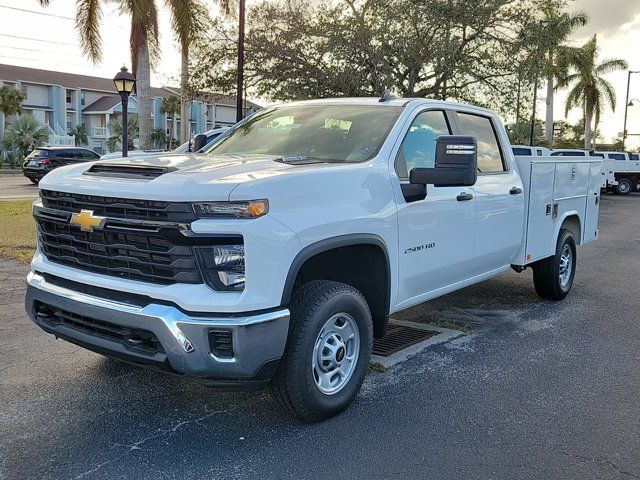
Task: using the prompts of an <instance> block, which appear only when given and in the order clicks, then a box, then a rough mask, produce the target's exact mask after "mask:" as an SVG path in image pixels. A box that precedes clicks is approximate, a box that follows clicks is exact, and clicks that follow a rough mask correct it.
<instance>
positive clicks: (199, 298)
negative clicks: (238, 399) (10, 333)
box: [26, 96, 601, 421]
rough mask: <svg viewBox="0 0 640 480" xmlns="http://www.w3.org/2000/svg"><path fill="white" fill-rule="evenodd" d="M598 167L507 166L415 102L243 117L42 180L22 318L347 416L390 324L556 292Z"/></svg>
mask: <svg viewBox="0 0 640 480" xmlns="http://www.w3.org/2000/svg"><path fill="white" fill-rule="evenodd" d="M600 168H601V160H600V159H595V158H589V157H580V158H578V157H575V158H570V157H558V158H556V157H544V156H518V157H517V159H516V157H514V155H513V153H512V151H511V148H510V145H509V141H508V139H507V134H506V132H505V129H504V126H503V124H502V122H501V121H500V119H499V118H498V117H497V116H496V115H495V114H494V113H492V112H491V111H488V110H485V109H481V108H477V107H473V106H468V105H460V104H456V103H447V102H438V101H430V100H425V99H393V98H389V97H386V96H385V97H383V98H382V99H340V100H321V101H305V102H299V103H293V104H289V105H282V106H275V107H270V108H266V109H264V110H262V111H260V112H257V113H256V114H254V115H253V116H251V117H250V118H248V119H246V120H244V121H243V122H242V123H240V124H238V125H237V126H235V127H234V128H233V129H231V130H230V131H229V132H228V133H227V134H226V135H225V137H224V138H223V139H222V140H221V141H219V142H217V143H216V144H215V145H214V146H213V147H212V149H211V150H210V151H209V152H208V153H206V154H205V155H199V156H194V155H168V156H158V157H153V158H143V159H135V158H131V159H128V160H125V159H118V160H111V161H98V162H93V163H89V164H81V165H74V166H69V167H65V168H61V169H59V170H55V171H54V172H52V173H51V174H49V175H47V176H46V177H45V178H44V179H43V181H42V182H41V184H40V197H41V198H40V199H39V200H38V201H37V202H35V203H34V216H35V219H36V221H37V224H38V238H39V242H38V248H37V251H36V253H35V256H34V258H33V261H32V264H31V268H32V271H31V273H30V274H29V277H28V291H27V296H26V309H27V312H28V313H29V315H30V317H31V318H32V319H33V321H34V322H35V323H37V324H38V325H39V326H40V327H41V328H42V329H43V330H45V331H46V332H49V333H51V334H54V335H55V336H56V337H58V338H62V339H64V340H67V341H70V342H73V343H75V344H77V345H80V346H82V347H85V348H88V349H90V350H93V351H95V352H99V353H101V354H105V355H109V356H112V357H116V358H119V359H121V360H125V361H128V362H132V363H135V364H139V365H145V366H149V367H154V368H157V369H161V370H165V371H167V372H171V373H174V374H179V375H182V376H186V377H191V378H194V379H197V380H199V381H201V382H203V383H204V384H207V385H210V386H214V387H221V388H227V389H229V388H231V389H233V388H258V387H262V386H269V387H270V389H271V391H272V393H273V395H274V397H275V399H276V400H277V401H278V402H279V403H280V404H281V405H282V406H283V407H284V408H285V409H286V410H287V411H288V412H290V413H291V414H293V415H294V416H296V417H298V418H301V419H304V420H307V421H317V420H321V419H323V418H327V417H329V416H332V415H335V414H336V413H338V412H340V411H341V410H343V409H345V408H346V407H347V406H348V405H349V404H350V403H351V402H352V401H353V400H354V398H355V397H356V395H357V393H358V391H359V389H360V386H361V384H362V382H363V379H364V377H365V374H366V372H367V369H368V364H369V360H370V355H371V344H372V338H373V337H381V336H383V335H384V333H385V329H386V327H387V319H388V317H389V315H390V314H392V313H394V312H397V311H399V310H403V309H406V308H409V307H412V306H414V305H417V304H419V303H421V302H425V301H427V300H430V299H432V298H435V297H438V296H440V295H444V294H446V293H449V292H452V291H454V290H457V289H460V288H463V287H466V286H468V285H471V284H474V283H477V282H480V281H482V280H486V279H488V278H491V277H493V276H495V275H498V274H500V273H502V272H505V271H506V270H507V269H509V268H510V267H512V268H514V269H515V270H516V271H521V270H523V269H524V268H526V267H531V268H532V269H533V278H534V286H535V289H536V291H537V292H538V294H539V295H540V296H541V297H543V298H546V299H552V300H559V299H562V298H563V297H565V296H566V295H567V293H568V292H569V290H570V289H571V286H572V283H573V280H574V275H575V269H576V261H577V257H576V245H579V244H585V243H587V242H590V241H592V240H594V239H595V238H596V236H597V228H598V227H597V221H598V208H599V205H598V203H599V193H600V176H601V175H600Z"/></svg>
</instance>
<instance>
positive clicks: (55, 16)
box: [0, 5, 75, 20]
mask: <svg viewBox="0 0 640 480" xmlns="http://www.w3.org/2000/svg"><path fill="white" fill-rule="evenodd" d="M0 8H6V9H7V10H17V11H18V12H27V13H34V14H36V15H44V16H45V17H54V18H62V19H63V20H75V18H73V17H65V16H64V15H56V14H55V13H45V12H38V11H37V10H27V9H26V8H18V7H10V6H8V5H0Z"/></svg>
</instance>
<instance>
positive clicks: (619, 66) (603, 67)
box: [595, 58, 629, 75]
mask: <svg viewBox="0 0 640 480" xmlns="http://www.w3.org/2000/svg"><path fill="white" fill-rule="evenodd" d="M627 68H629V64H628V63H627V61H626V60H621V59H616V58H612V59H611V58H610V59H607V60H605V61H603V62H601V63H600V65H598V66H597V67H596V69H595V73H596V75H606V74H607V73H611V72H616V71H618V70H626V69H627Z"/></svg>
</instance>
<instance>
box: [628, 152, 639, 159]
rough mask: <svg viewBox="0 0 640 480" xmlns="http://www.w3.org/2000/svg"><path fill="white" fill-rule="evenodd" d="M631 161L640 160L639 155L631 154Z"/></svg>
mask: <svg viewBox="0 0 640 480" xmlns="http://www.w3.org/2000/svg"><path fill="white" fill-rule="evenodd" d="M629 159H630V160H640V155H637V154H635V153H630V154H629Z"/></svg>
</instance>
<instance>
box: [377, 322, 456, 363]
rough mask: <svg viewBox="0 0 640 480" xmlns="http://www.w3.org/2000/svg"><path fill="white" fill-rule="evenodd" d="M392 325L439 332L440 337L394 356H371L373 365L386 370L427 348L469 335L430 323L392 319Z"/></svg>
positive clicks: (430, 339)
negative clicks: (375, 364) (376, 364)
mask: <svg viewBox="0 0 640 480" xmlns="http://www.w3.org/2000/svg"><path fill="white" fill-rule="evenodd" d="M390 323H395V324H396V325H402V326H404V327H412V328H417V329H419V330H428V331H430V332H438V335H434V336H433V337H430V338H427V339H426V340H424V341H422V342H420V343H416V344H415V345H411V346H410V347H408V348H405V349H403V350H400V351H399V352H396V353H394V354H393V355H389V356H388V357H381V356H378V355H372V356H371V363H379V364H380V365H382V366H384V367H385V368H389V367H392V366H394V365H396V364H398V363H400V362H404V361H405V360H407V359H408V358H409V357H411V356H413V355H415V354H416V353H419V352H421V351H422V350H424V349H425V348H427V347H431V346H433V345H439V344H441V343H445V342H448V341H450V340H453V339H454V338H458V337H461V336H463V335H467V334H466V333H463V332H460V331H458V330H451V329H449V328H441V327H436V326H435V325H430V324H428V323H415V322H406V321H404V320H396V319H391V320H390Z"/></svg>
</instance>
